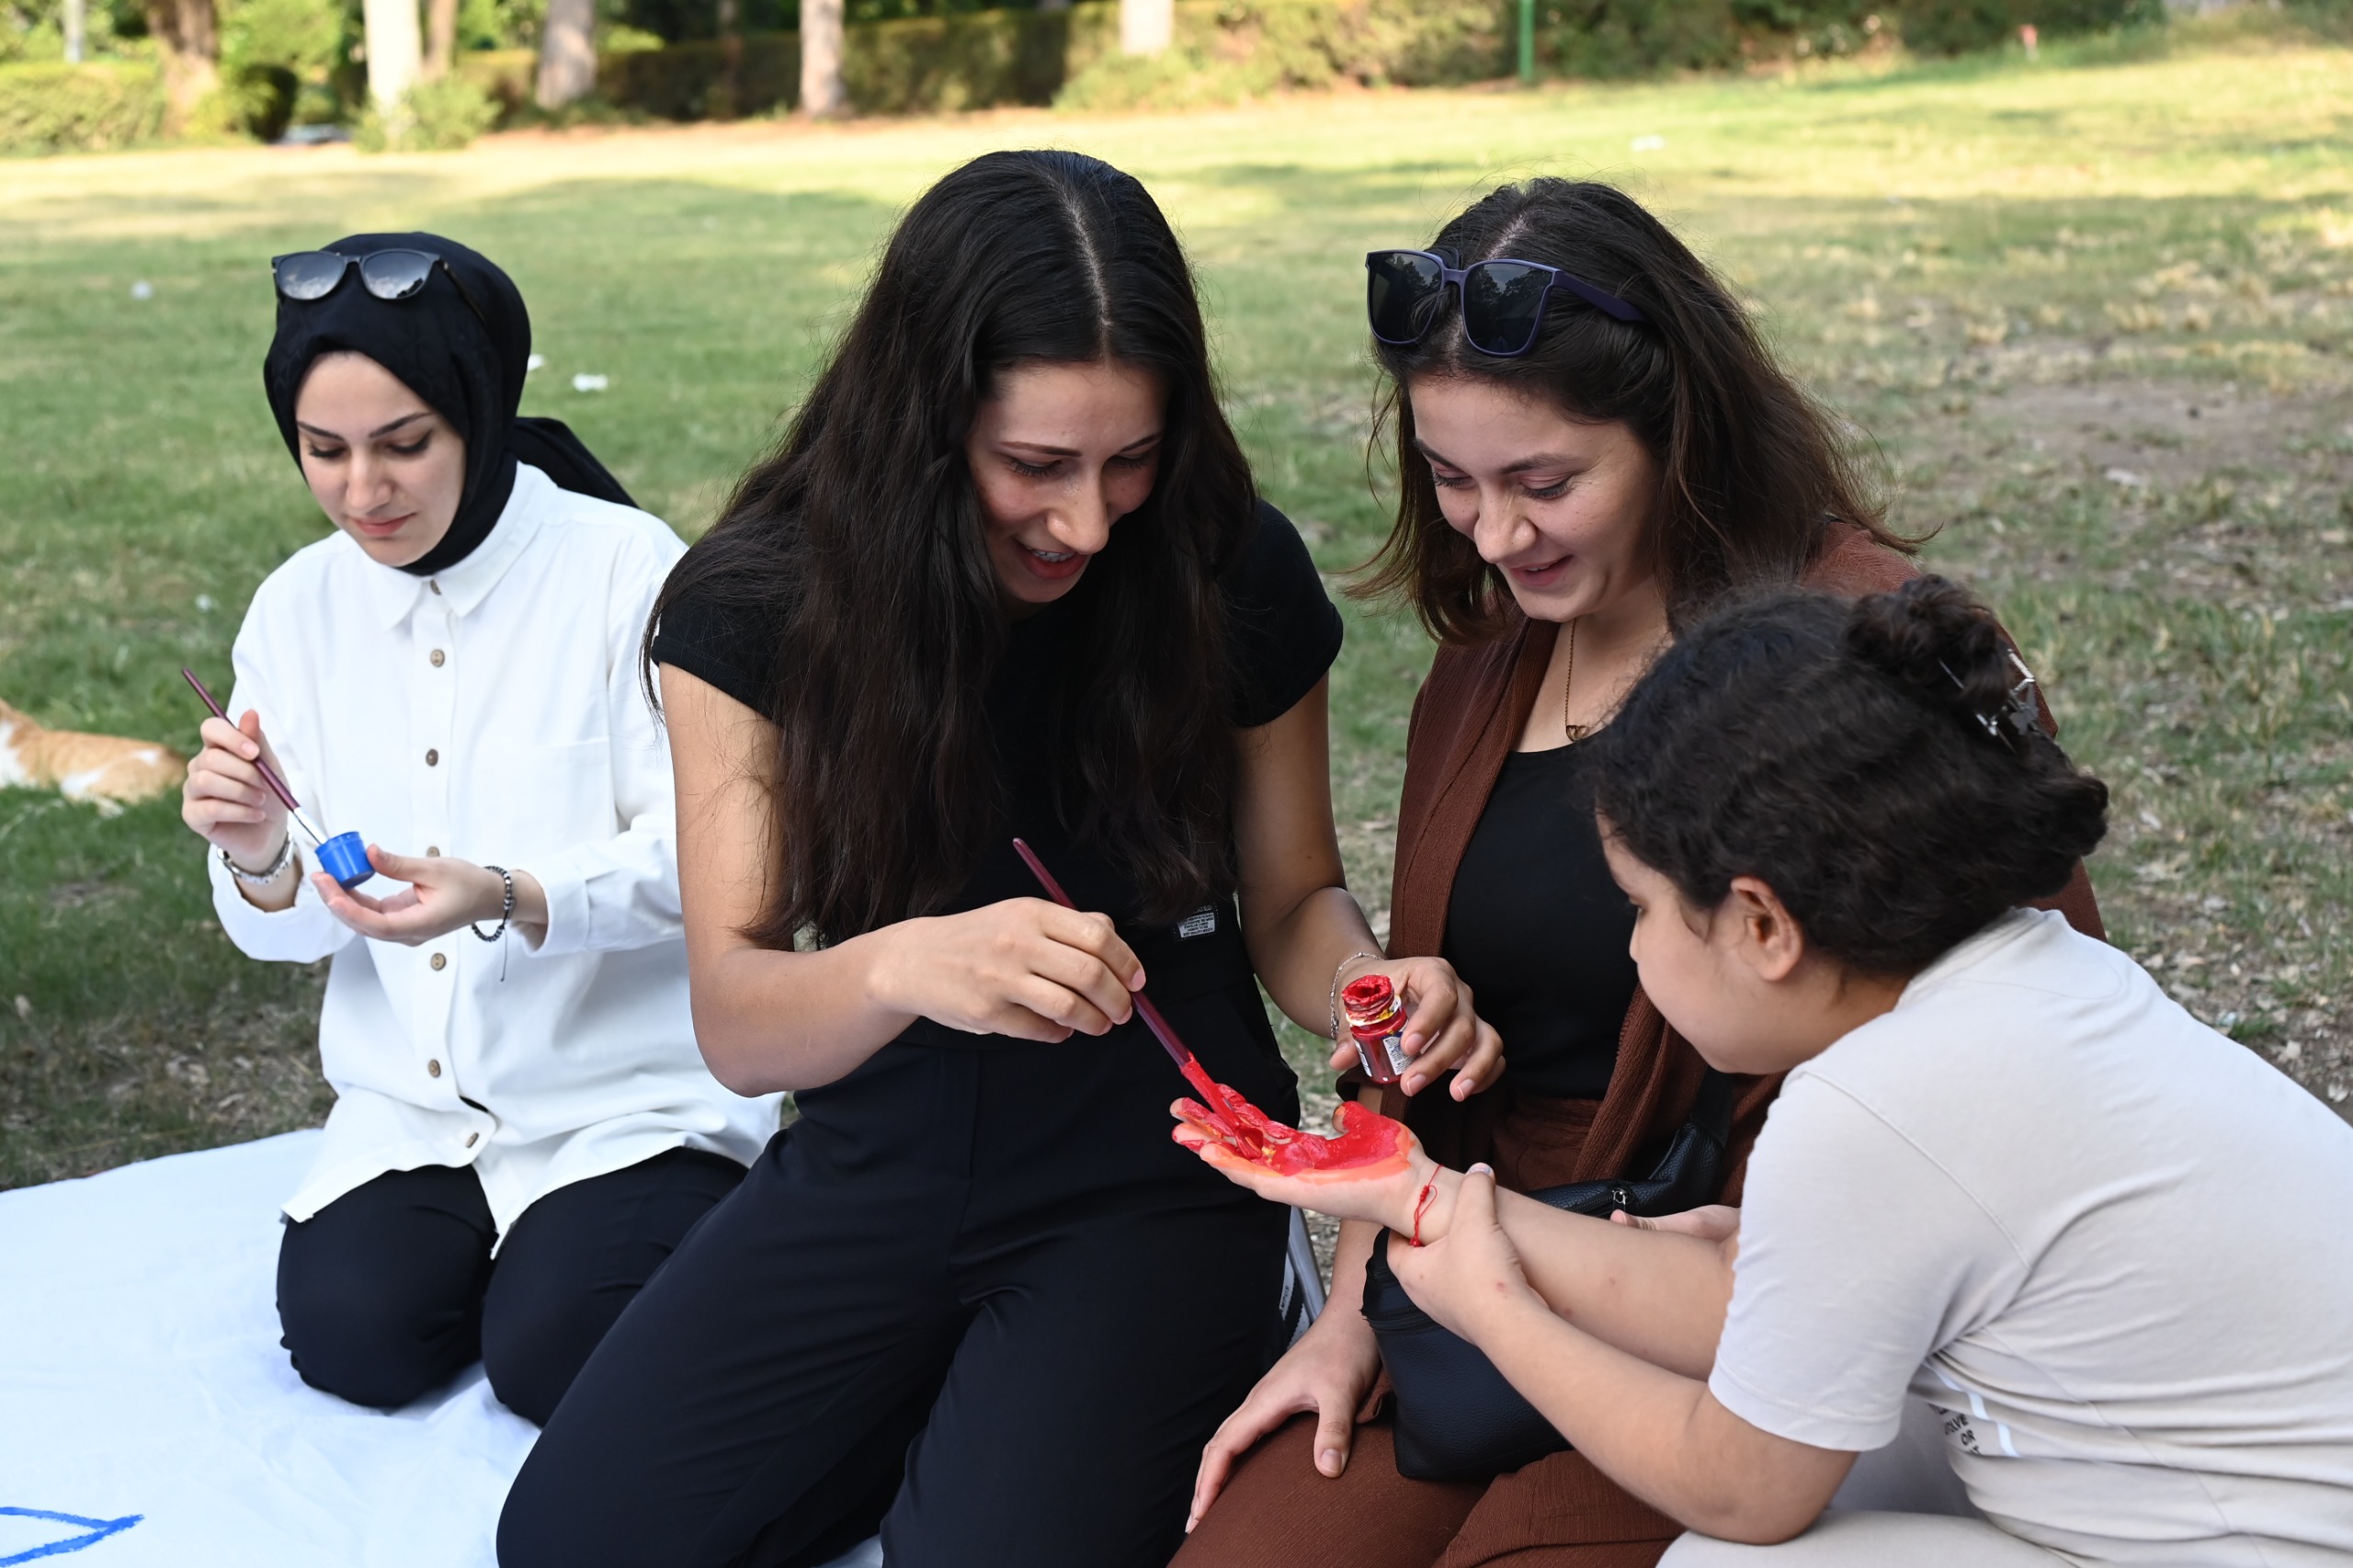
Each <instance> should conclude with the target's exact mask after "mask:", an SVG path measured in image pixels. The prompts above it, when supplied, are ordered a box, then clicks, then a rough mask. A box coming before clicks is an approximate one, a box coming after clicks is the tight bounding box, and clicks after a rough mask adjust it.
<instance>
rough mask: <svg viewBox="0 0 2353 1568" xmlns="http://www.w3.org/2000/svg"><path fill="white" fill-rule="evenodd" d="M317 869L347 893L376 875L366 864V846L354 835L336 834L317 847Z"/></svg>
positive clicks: (373, 868)
mask: <svg viewBox="0 0 2353 1568" xmlns="http://www.w3.org/2000/svg"><path fill="white" fill-rule="evenodd" d="M319 868H320V869H322V870H324V871H325V872H326V874H327V875H328V876H330V877H333V878H334V879H335V881H337V882H339V883H341V884H342V886H343V891H344V892H350V891H351V890H352V889H353V888H356V887H358V885H359V884H360V883H362V882H364V881H367V880H368V879H369V878H370V877H372V876H374V875H375V874H376V868H375V867H373V866H371V865H369V863H368V844H367V841H366V840H364V839H362V838H361V837H360V836H359V835H358V834H356V833H338V834H336V835H335V836H334V837H333V838H330V839H328V840H327V841H326V842H325V843H324V844H322V845H320V846H319Z"/></svg>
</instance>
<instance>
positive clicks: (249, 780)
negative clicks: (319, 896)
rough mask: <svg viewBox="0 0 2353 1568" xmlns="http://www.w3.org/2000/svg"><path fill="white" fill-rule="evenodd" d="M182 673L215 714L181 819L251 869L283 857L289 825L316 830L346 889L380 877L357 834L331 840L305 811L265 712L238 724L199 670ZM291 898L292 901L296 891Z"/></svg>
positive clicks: (321, 852) (324, 860) (322, 861)
mask: <svg viewBox="0 0 2353 1568" xmlns="http://www.w3.org/2000/svg"><path fill="white" fill-rule="evenodd" d="M180 676H181V677H182V678H183V679H185V680H186V681H187V682H188V686H189V687H191V688H193V689H194V690H195V692H196V695H197V696H198V697H199V698H200V699H203V702H204V706H205V707H206V708H208V709H210V710H211V712H212V717H211V719H210V720H209V721H208V722H206V723H205V725H204V727H203V729H202V731H201V732H200V733H201V734H202V736H203V740H204V749H203V750H202V751H201V752H199V753H198V754H197V756H196V758H195V760H194V761H192V762H190V763H189V764H188V783H187V784H186V786H184V787H183V789H182V790H181V802H180V819H181V820H182V821H183V822H186V823H187V824H188V826H189V827H191V828H194V829H195V830H196V831H197V832H198V833H199V834H201V835H203V836H204V837H205V838H206V839H208V840H210V842H211V843H212V844H214V845H215V846H218V847H219V848H220V849H221V850H222V853H224V854H226V855H227V856H228V857H229V858H230V860H231V861H232V862H233V864H234V865H236V866H240V867H243V868H244V869H246V870H249V871H253V870H259V869H262V868H263V867H265V866H267V865H268V864H269V863H270V862H271V861H272V860H274V859H275V858H277V856H278V851H279V850H280V849H281V848H282V847H284V846H285V845H286V839H287V824H288V823H292V824H294V825H295V826H297V827H300V828H301V830H302V831H303V832H304V833H305V834H307V835H310V839H311V842H312V843H313V845H315V846H318V860H319V865H320V868H321V869H324V871H325V872H326V873H327V874H328V875H329V876H331V877H333V878H334V879H335V881H336V882H337V883H338V884H339V885H341V886H342V887H344V888H347V889H348V888H354V887H357V886H358V885H359V884H360V883H361V882H364V881H367V880H368V879H369V877H371V876H373V875H375V869H374V868H373V867H372V866H370V865H369V863H368V849H367V846H366V845H365V844H364V843H362V842H361V840H360V837H359V835H358V834H356V833H346V834H342V835H338V836H336V837H335V838H329V837H327V836H326V835H324V834H322V833H321V832H320V831H319V830H318V827H317V826H316V825H315V824H313V822H312V821H311V819H310V818H309V817H308V816H306V815H304V814H303V812H302V808H301V804H300V803H299V802H298V801H296V800H295V799H294V791H293V790H290V789H289V788H287V784H286V779H285V777H284V775H282V774H281V773H280V772H279V771H278V758H277V756H275V755H274V754H273V753H272V752H271V751H270V749H269V742H268V740H267V737H265V736H264V735H263V734H262V730H261V715H260V714H258V713H255V712H252V711H250V710H249V711H247V712H246V714H245V716H244V719H243V720H241V721H232V720H231V719H230V717H229V714H228V710H226V709H224V708H222V706H221V703H220V700H219V699H216V698H215V697H214V696H213V695H212V693H211V692H210V691H208V690H206V689H205V686H204V683H203V682H202V681H201V680H199V679H198V678H197V676H196V672H195V671H194V670H191V669H187V668H185V667H183V668H182V669H181V671H180ZM287 902H288V903H291V902H292V894H291V893H290V892H289V893H288V895H287ZM281 907H282V906H281Z"/></svg>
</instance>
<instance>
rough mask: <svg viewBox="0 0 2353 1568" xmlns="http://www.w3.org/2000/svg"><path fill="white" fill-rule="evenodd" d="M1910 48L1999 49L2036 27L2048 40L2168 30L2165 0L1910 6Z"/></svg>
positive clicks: (1948, 0)
mask: <svg viewBox="0 0 2353 1568" xmlns="http://www.w3.org/2000/svg"><path fill="white" fill-rule="evenodd" d="M1896 15H1897V18H1898V20H1899V22H1900V23H1901V25H1902V27H1903V28H1904V43H1905V44H1906V45H1907V46H1908V47H1910V48H1912V49H1914V50H1916V51H1919V52H1920V53H1922V54H1964V53H1968V52H1970V51H1974V50H1983V49H1996V48H1999V47H2001V46H2002V45H2004V44H2006V43H2007V42H2009V41H2010V40H2012V39H2015V38H2016V37H2017V36H2018V28H2019V27H2020V26H2022V25H2024V24H2026V23H2029V22H2031V23H2033V24H2034V27H2035V29H2036V31H2038V32H2039V33H2040V34H2041V35H2042V36H2043V37H2044V38H2052V39H2056V38H2066V37H2069V36H2071V35H2075V34H2080V33H2094V32H2106V31H2109V29H2111V28H2125V27H2149V26H2159V25H2162V24H2163V23H2164V21H2165V3H2164V0H1904V4H1903V5H1902V6H1900V7H1899V8H1898V10H1897V13H1896Z"/></svg>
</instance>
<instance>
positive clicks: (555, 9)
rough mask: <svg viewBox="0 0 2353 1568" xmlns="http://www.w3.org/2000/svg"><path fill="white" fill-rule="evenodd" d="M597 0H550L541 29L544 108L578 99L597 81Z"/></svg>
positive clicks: (538, 93)
mask: <svg viewBox="0 0 2353 1568" xmlns="http://www.w3.org/2000/svg"><path fill="white" fill-rule="evenodd" d="M596 26H597V7H596V0H548V19H547V23H546V26H545V27H544V28H542V29H541V31H540V81H539V90H538V92H537V93H536V94H535V95H534V97H537V98H538V99H539V104H540V108H563V106H564V105H566V104H569V103H577V102H579V101H580V100H581V99H582V98H585V97H587V96H588V94H589V92H590V90H591V89H593V88H594V87H595V86H596V85H597V45H596Z"/></svg>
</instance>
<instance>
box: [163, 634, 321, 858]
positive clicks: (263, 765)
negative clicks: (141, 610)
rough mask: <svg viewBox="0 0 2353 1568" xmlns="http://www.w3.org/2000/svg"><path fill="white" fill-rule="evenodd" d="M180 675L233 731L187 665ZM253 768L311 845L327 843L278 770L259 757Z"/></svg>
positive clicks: (231, 722) (223, 712)
mask: <svg viewBox="0 0 2353 1568" xmlns="http://www.w3.org/2000/svg"><path fill="white" fill-rule="evenodd" d="M180 674H181V676H184V677H185V678H186V679H187V681H188V685H190V686H192V687H195V688H196V694H197V696H199V697H200V698H202V699H204V705H205V706H206V707H207V708H210V709H211V710H212V716H213V717H214V718H215V719H218V720H220V721H221V722H222V723H224V724H226V725H228V726H229V727H230V728H231V729H235V728H236V727H237V722H236V721H235V720H234V719H232V718H230V717H229V714H228V710H225V709H223V708H222V706H221V704H220V703H219V702H218V701H216V700H214V699H213V696H212V694H211V693H210V692H209V691H207V690H205V689H204V683H203V682H202V681H200V680H199V679H197V678H196V672H195V671H194V670H192V669H189V668H188V666H187V665H181V666H180ZM254 766H255V767H257V768H259V769H261V781H262V782H263V783H265V784H267V785H268V786H269V792H270V793H271V794H273V795H275V796H277V797H278V799H279V800H280V801H284V802H285V803H286V810H287V812H288V813H289V814H290V815H291V816H292V817H293V819H294V821H295V824H297V825H298V826H300V827H301V830H302V831H303V832H304V833H307V834H309V835H311V842H312V843H313V844H322V845H323V844H324V843H325V842H326V841H327V839H326V835H324V834H323V833H321V832H320V831H319V830H318V829H317V828H315V827H313V826H312V825H311V819H310V818H309V817H306V816H304V815H303V814H302V808H301V806H300V805H297V804H296V803H295V801H294V791H293V790H289V789H288V788H287V787H286V780H285V779H283V778H279V777H278V770H277V769H276V768H274V767H270V765H269V764H268V762H267V760H265V759H264V758H262V757H259V756H256V757H255V758H254Z"/></svg>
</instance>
